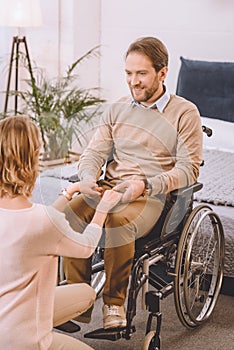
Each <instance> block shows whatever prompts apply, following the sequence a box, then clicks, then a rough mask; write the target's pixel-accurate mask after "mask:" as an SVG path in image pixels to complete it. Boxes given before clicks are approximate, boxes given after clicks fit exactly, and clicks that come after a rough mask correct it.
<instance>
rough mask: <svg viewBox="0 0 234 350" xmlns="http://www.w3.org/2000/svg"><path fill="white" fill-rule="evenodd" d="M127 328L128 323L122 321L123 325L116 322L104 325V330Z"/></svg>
mask: <svg viewBox="0 0 234 350" xmlns="http://www.w3.org/2000/svg"><path fill="white" fill-rule="evenodd" d="M126 326H127V321H122V322H121V323H117V322H115V321H113V322H108V323H107V324H105V325H103V328H104V329H112V328H124V327H126Z"/></svg>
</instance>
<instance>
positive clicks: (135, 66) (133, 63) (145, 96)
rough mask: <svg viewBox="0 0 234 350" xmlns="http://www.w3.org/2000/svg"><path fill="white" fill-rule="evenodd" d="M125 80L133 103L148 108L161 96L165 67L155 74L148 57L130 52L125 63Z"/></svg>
mask: <svg viewBox="0 0 234 350" xmlns="http://www.w3.org/2000/svg"><path fill="white" fill-rule="evenodd" d="M125 72H126V80H127V83H128V86H129V88H130V91H131V94H132V97H133V98H134V100H135V101H137V102H140V103H142V104H143V105H146V106H150V105H151V104H152V103H153V102H155V101H156V100H157V99H158V98H159V97H160V96H161V95H162V94H163V80H164V79H165V77H166V73H167V67H164V68H162V69H161V70H160V71H159V72H156V71H155V69H154V67H153V65H152V62H151V60H150V59H149V58H148V56H146V55H144V54H141V53H139V52H131V53H130V54H129V55H128V56H127V58H126V61H125Z"/></svg>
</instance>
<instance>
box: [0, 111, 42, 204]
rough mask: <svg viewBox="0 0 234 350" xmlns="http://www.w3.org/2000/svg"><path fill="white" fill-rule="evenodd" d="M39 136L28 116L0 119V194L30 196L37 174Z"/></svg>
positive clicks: (39, 146)
mask: <svg viewBox="0 0 234 350" xmlns="http://www.w3.org/2000/svg"><path fill="white" fill-rule="evenodd" d="M40 148H41V137H40V132H39V129H38V127H37V126H36V125H35V124H34V123H33V122H32V121H31V120H30V119H29V118H28V117H27V116H12V117H7V118H5V119H3V120H2V121H0V152H1V154H0V197H3V196H4V195H6V194H8V195H9V196H10V197H16V196H18V195H24V196H26V197H30V196H31V194H32V191H33V188H34V185H35V181H36V178H37V176H38V157H39V151H40Z"/></svg>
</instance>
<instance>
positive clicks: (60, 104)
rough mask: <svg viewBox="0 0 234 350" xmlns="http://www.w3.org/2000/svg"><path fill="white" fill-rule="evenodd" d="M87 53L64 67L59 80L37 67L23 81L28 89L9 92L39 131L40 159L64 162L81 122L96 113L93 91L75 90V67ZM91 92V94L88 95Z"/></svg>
mask: <svg viewBox="0 0 234 350" xmlns="http://www.w3.org/2000/svg"><path fill="white" fill-rule="evenodd" d="M96 50H97V47H95V48H93V49H91V50H90V51H88V52H87V53H86V54H85V55H83V56H82V57H80V58H78V59H77V60H76V61H75V62H74V63H72V65H71V66H69V67H68V69H67V71H66V74H65V75H64V76H63V77H60V78H55V79H49V78H48V77H47V75H46V72H45V70H42V69H40V68H38V67H35V68H34V69H33V74H32V72H31V74H30V79H27V80H25V81H26V86H27V87H28V88H26V89H24V90H23V91H17V92H12V94H16V93H17V94H18V96H19V97H20V98H21V101H22V103H21V111H20V113H22V114H27V115H28V116H29V117H30V118H31V119H32V120H33V121H34V122H35V123H36V124H37V125H38V126H39V128H40V131H41V137H42V141H43V159H46V160H55V159H64V158H66V157H68V156H69V150H71V148H72V143H73V142H74V141H75V140H77V141H78V142H80V135H81V130H82V128H83V123H88V122H90V121H91V120H92V118H93V116H96V115H97V113H99V107H100V106H101V104H102V102H104V100H103V99H101V98H99V97H96V96H95V95H94V93H96V92H97V90H98V88H96V89H92V90H90V89H82V88H80V87H78V86H77V85H76V84H77V78H78V75H77V73H75V69H76V68H77V66H78V65H79V64H80V63H81V62H82V61H83V60H85V59H87V58H89V57H90V56H91V55H92V54H94V53H96ZM91 91H92V93H91Z"/></svg>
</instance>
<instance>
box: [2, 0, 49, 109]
mask: <svg viewBox="0 0 234 350" xmlns="http://www.w3.org/2000/svg"><path fill="white" fill-rule="evenodd" d="M1 3H3V0H0V5H1ZM1 9H3V12H4V14H3V13H2V19H3V21H1V22H2V23H1V24H2V25H5V26H8V27H16V28H18V35H17V36H13V38H12V46H11V54H10V63H9V71H8V79H7V88H6V97H5V104H4V114H5V115H6V114H7V110H8V100H9V96H10V88H11V80H12V73H13V68H15V70H14V80H15V81H14V91H15V95H14V113H15V114H17V113H18V95H17V92H18V88H19V69H20V65H19V56H20V52H24V53H25V58H26V64H27V65H28V69H29V74H30V78H31V80H33V71H32V66H31V60H30V56H29V50H28V45H27V40H26V36H21V35H20V30H22V28H25V27H38V26H40V25H41V24H42V16H41V9H40V0H8V1H7V2H4V6H1Z"/></svg>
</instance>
